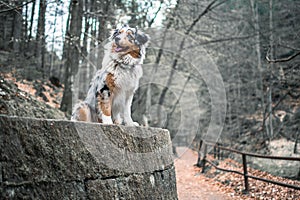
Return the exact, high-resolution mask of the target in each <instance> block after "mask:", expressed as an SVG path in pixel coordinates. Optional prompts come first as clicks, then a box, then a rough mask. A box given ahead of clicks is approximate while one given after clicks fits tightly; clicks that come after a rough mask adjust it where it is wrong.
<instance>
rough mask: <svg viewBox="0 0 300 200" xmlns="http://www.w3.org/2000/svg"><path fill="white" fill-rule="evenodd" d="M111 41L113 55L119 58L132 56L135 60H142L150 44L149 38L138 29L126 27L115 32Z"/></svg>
mask: <svg viewBox="0 0 300 200" xmlns="http://www.w3.org/2000/svg"><path fill="white" fill-rule="evenodd" d="M111 41H112V49H111V52H112V53H116V54H118V55H119V56H124V55H130V56H131V57H133V58H141V57H142V56H143V54H144V51H145V47H146V46H147V44H148V42H149V36H148V35H146V34H145V33H143V32H141V31H139V30H138V29H137V28H130V27H129V26H128V25H124V26H123V27H122V28H120V29H115V30H114V31H113V33H112V36H111Z"/></svg>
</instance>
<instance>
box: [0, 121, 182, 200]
mask: <svg viewBox="0 0 300 200" xmlns="http://www.w3.org/2000/svg"><path fill="white" fill-rule="evenodd" d="M0 132H1V133H0V151H1V156H0V171H1V173H0V184H1V188H0V193H1V195H0V199H19V198H22V199H177V193H176V181H175V170H174V165H173V160H172V147H171V140H170V136H169V132H168V131H166V130H163V129H153V128H141V127H125V126H115V125H100V124H92V123H80V122H70V121H62V120H44V119H30V118H17V117H8V116H3V115H0Z"/></svg>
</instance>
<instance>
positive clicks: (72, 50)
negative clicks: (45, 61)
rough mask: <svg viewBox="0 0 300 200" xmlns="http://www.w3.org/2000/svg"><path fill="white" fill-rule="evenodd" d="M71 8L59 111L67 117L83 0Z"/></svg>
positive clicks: (77, 1)
mask: <svg viewBox="0 0 300 200" xmlns="http://www.w3.org/2000/svg"><path fill="white" fill-rule="evenodd" d="M70 7H72V11H71V21H70V30H69V31H68V32H67V35H66V40H68V41H67V42H66V43H65V44H66V45H67V49H66V63H65V69H66V71H65V81H64V83H65V90H64V95H63V98H62V102H61V107H60V109H61V110H62V111H64V112H66V114H67V115H68V116H70V115H71V113H72V105H73V101H72V100H73V91H74V89H75V88H74V79H75V78H78V77H76V75H77V73H78V68H79V51H80V36H81V29H82V15H83V0H72V1H71V3H70Z"/></svg>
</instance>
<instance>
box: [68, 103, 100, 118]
mask: <svg viewBox="0 0 300 200" xmlns="http://www.w3.org/2000/svg"><path fill="white" fill-rule="evenodd" d="M71 120H72V121H85V122H98V121H99V118H98V115H97V112H96V110H95V109H94V108H92V107H91V106H90V105H89V104H88V103H86V102H81V103H78V104H76V105H75V106H74V109H73V113H72V116H71Z"/></svg>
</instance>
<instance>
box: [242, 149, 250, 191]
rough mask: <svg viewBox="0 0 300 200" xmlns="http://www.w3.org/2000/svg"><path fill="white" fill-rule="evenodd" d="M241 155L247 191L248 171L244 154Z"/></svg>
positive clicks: (247, 189)
mask: <svg viewBox="0 0 300 200" xmlns="http://www.w3.org/2000/svg"><path fill="white" fill-rule="evenodd" d="M242 157H243V169H244V182H245V193H248V192H249V182H248V171H247V159H246V155H245V154H242Z"/></svg>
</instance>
